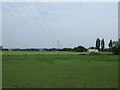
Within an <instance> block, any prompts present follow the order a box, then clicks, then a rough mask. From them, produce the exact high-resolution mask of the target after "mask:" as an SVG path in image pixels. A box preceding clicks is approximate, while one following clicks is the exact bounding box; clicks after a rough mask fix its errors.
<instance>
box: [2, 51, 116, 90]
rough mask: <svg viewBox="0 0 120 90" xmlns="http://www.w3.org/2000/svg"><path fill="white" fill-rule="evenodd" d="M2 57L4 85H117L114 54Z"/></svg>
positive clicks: (65, 86)
mask: <svg viewBox="0 0 120 90" xmlns="http://www.w3.org/2000/svg"><path fill="white" fill-rule="evenodd" d="M11 53H12V52H11ZM20 53H21V52H20ZM22 53H23V52H22ZM30 53H31V52H30ZM34 53H35V52H34ZM2 57H3V88H117V85H118V66H117V65H118V63H117V61H118V56H117V55H8V54H7V55H3V56H2Z"/></svg>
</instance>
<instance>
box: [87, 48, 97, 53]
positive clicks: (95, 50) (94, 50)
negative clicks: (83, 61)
mask: <svg viewBox="0 0 120 90" xmlns="http://www.w3.org/2000/svg"><path fill="white" fill-rule="evenodd" d="M87 52H89V53H91V52H95V53H98V52H99V51H98V50H97V49H88V50H87Z"/></svg>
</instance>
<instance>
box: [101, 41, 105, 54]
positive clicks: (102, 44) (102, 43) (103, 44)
mask: <svg viewBox="0 0 120 90" xmlns="http://www.w3.org/2000/svg"><path fill="white" fill-rule="evenodd" d="M104 48H105V42H104V39H102V40H101V50H102V52H103V50H104Z"/></svg>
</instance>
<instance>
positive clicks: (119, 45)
mask: <svg viewBox="0 0 120 90" xmlns="http://www.w3.org/2000/svg"><path fill="white" fill-rule="evenodd" d="M112 52H113V53H114V54H120V39H119V40H118V41H114V42H113V47H112Z"/></svg>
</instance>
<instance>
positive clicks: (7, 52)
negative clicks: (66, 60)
mask: <svg viewBox="0 0 120 90" xmlns="http://www.w3.org/2000/svg"><path fill="white" fill-rule="evenodd" d="M2 54H4V55H6V54H7V55H8V54H9V55H11V54H18V55H20V54H25V55H26V54H28V55H29V54H44V55H79V54H89V53H88V52H72V51H71V52H70V51H3V52H2ZM101 54H112V52H103V53H101Z"/></svg>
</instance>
